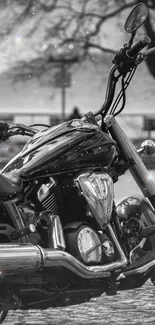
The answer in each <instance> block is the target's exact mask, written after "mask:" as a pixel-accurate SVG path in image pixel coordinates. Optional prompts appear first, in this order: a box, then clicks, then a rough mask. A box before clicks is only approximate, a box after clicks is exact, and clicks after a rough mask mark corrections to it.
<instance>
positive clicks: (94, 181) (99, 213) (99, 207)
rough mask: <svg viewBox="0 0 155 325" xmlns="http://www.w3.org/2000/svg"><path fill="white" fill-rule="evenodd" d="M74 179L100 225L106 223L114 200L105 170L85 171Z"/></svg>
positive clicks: (110, 183) (111, 186)
mask: <svg viewBox="0 0 155 325" xmlns="http://www.w3.org/2000/svg"><path fill="white" fill-rule="evenodd" d="M74 181H75V183H76V184H77V185H78V187H79V188H80V190H81V192H82V194H83V196H84V197H85V199H86V201H87V203H88V205H89V208H90V210H91V212H92V213H93V216H94V218H95V219H96V220H97V222H98V224H99V225H100V227H101V228H102V227H103V226H105V225H107V223H108V221H109V220H110V218H111V213H112V207H113V201H114V184H113V180H112V178H111V177H110V176H109V175H108V174H107V173H105V172H102V173H99V172H96V173H91V172H87V173H83V174H80V175H79V176H78V177H77V178H76V179H74Z"/></svg>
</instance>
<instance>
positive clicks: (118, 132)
mask: <svg viewBox="0 0 155 325" xmlns="http://www.w3.org/2000/svg"><path fill="white" fill-rule="evenodd" d="M105 123H106V125H107V127H110V132H111V131H112V135H113V138H114V140H115V141H117V142H118V144H119V145H120V147H121V150H122V152H123V154H124V156H125V158H126V159H127V160H131V161H133V162H134V164H133V165H132V166H131V167H130V169H129V170H130V172H131V174H132V176H133V178H134V179H135V181H136V183H137V185H138V186H139V188H140V189H141V191H142V193H143V194H144V196H145V197H148V198H149V197H151V196H152V195H155V184H154V182H153V180H152V179H151V177H150V175H149V173H148V171H147V168H146V167H145V165H144V163H143V161H142V159H141V158H140V157H139V155H138V153H137V150H136V148H135V147H134V145H133V144H132V142H131V141H130V139H128V137H127V136H126V134H125V133H124V131H123V130H122V128H121V127H120V125H119V124H118V123H117V121H116V119H115V117H114V116H112V115H109V116H107V117H106V118H105Z"/></svg>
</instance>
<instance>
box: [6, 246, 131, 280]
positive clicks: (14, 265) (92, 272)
mask: <svg viewBox="0 0 155 325" xmlns="http://www.w3.org/2000/svg"><path fill="white" fill-rule="evenodd" d="M126 264H127V259H126V257H125V255H124V254H123V253H122V255H121V258H120V260H119V261H115V262H112V263H109V264H105V265H97V266H86V265H84V264H83V263H81V262H80V261H79V260H77V259H76V258H75V257H73V256H72V255H70V254H69V253H67V252H65V251H63V250H56V249H43V248H42V247H40V246H35V245H32V244H25V243H23V244H0V276H5V275H17V274H20V275H24V274H25V275H26V274H28V273H30V272H35V271H39V270H40V271H45V270H46V269H47V268H48V269H51V272H52V267H56V266H61V267H64V268H66V269H68V270H70V271H72V272H73V273H74V274H76V275H78V276H80V277H81V278H86V279H91V278H103V277H108V276H109V275H110V272H111V271H114V270H117V269H120V268H123V267H125V266H126Z"/></svg>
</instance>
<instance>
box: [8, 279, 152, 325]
mask: <svg viewBox="0 0 155 325" xmlns="http://www.w3.org/2000/svg"><path fill="white" fill-rule="evenodd" d="M62 324H63V325H81V324H84V325H90V324H91V325H98V324H102V325H104V324H105V325H112V324H115V325H129V324H130V325H133V324H134V325H143V324H147V325H148V324H149V325H155V288H154V286H153V285H152V283H151V282H150V281H148V282H147V283H146V284H145V285H144V286H143V287H142V288H140V289H137V290H130V291H128V292H119V293H118V294H117V295H116V296H113V297H112V296H106V295H102V297H100V298H97V299H92V300H91V301H90V302H88V303H84V304H82V305H76V306H72V307H66V308H54V309H52V308H49V309H48V310H46V311H40V310H39V311H34V310H32V311H27V312H25V311H24V312H23V311H22V312H20V311H17V312H14V313H13V312H9V314H8V316H7V318H6V320H5V322H4V325H62Z"/></svg>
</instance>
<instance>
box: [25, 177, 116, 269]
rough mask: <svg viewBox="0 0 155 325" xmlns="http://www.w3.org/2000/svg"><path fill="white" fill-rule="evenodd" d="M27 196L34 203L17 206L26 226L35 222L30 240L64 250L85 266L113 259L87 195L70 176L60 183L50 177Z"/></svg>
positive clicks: (113, 252) (111, 244) (111, 249)
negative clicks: (85, 195)
mask: <svg viewBox="0 0 155 325" xmlns="http://www.w3.org/2000/svg"><path fill="white" fill-rule="evenodd" d="M27 198H28V199H29V200H30V199H31V198H33V203H32V201H31V203H30V204H29V206H28V203H26V204H22V205H20V207H19V209H20V211H21V213H22V215H23V218H24V222H25V225H27V224H29V223H30V222H34V220H35V223H37V236H36V233H35V234H31V236H30V241H31V242H33V243H35V244H39V245H41V246H42V247H44V248H47V247H51V248H58V249H66V250H67V251H68V252H69V253H70V254H71V255H73V256H75V257H76V258H77V259H79V260H80V261H81V262H83V263H85V264H88V265H91V264H103V263H107V262H111V261H113V260H114V256H115V248H114V245H113V243H112V241H111V240H110V238H108V235H107V234H103V233H102V231H101V227H100V225H99V222H98V220H96V219H95V218H94V217H93V215H92V212H91V210H90V208H89V204H88V202H87V200H86V198H85V197H84V195H83V193H82V191H81V189H80V187H79V186H77V182H75V180H74V179H73V178H72V177H67V178H66V179H63V180H59V182H58V181H56V180H55V179H53V178H52V177H50V178H49V179H48V180H47V181H45V182H44V183H41V184H39V185H38V188H37V191H36V188H35V190H34V191H33V190H32V192H31V194H30V195H29V196H28V197H27ZM27 202H28V201H27ZM36 207H37V214H36V212H35V208H36ZM60 220H61V222H60ZM58 234H59V236H58Z"/></svg>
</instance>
